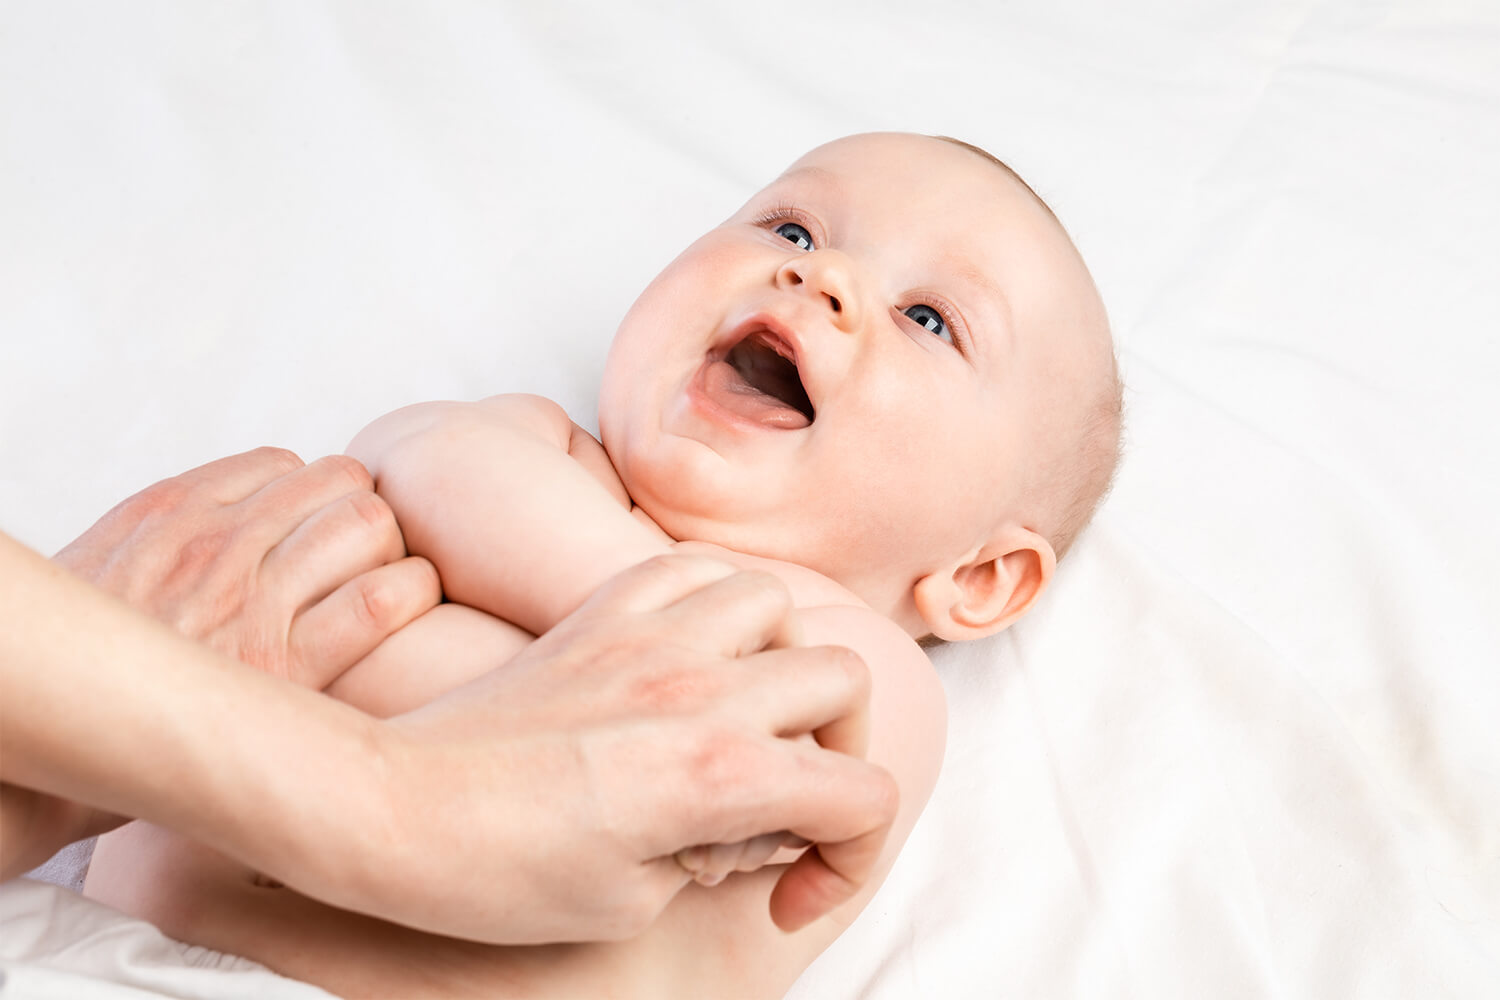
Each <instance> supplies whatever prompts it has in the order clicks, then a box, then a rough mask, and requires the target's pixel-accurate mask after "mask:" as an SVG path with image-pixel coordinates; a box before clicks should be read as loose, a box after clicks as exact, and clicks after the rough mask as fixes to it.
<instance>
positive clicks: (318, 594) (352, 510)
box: [261, 492, 406, 611]
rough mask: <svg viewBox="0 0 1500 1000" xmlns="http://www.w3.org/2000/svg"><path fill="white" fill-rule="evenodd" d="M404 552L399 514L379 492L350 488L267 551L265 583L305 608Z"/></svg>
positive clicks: (286, 601) (288, 604)
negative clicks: (355, 490)
mask: <svg viewBox="0 0 1500 1000" xmlns="http://www.w3.org/2000/svg"><path fill="white" fill-rule="evenodd" d="M404 555H406V547H405V545H404V544H403V543H402V540H401V529H400V528H399V527H397V525H396V515H395V514H393V513H392V512H391V508H390V506H389V505H387V504H386V502H385V501H384V500H382V499H381V498H380V497H379V496H378V495H376V494H374V493H369V492H355V493H349V494H347V495H345V496H343V497H341V498H339V499H338V500H335V501H334V502H332V503H330V504H328V505H327V506H325V507H323V508H322V509H321V510H318V511H315V512H314V513H313V514H312V515H311V516H310V517H308V518H307V520H305V521H303V522H302V523H301V524H299V525H297V526H296V527H295V528H294V529H293V530H292V533H291V534H289V535H287V536H286V538H284V539H282V540H281V541H280V542H279V543H277V544H276V545H275V546H274V547H273V548H272V549H271V551H270V552H268V553H266V557H265V560H264V562H263V563H262V572H261V580H262V583H261V586H262V587H263V588H264V589H265V590H266V591H268V592H271V593H275V594H276V595H277V599H278V600H279V601H280V606H281V607H283V608H294V609H297V610H298V611H301V610H305V609H306V608H308V607H309V606H311V605H313V604H316V603H317V602H318V601H321V600H322V599H323V598H325V597H327V596H328V595H329V594H331V593H333V591H334V590H335V589H337V588H338V587H340V586H342V585H343V584H344V583H345V582H347V581H349V580H352V579H354V578H355V577H356V576H359V575H360V574H361V573H366V572H369V571H370V570H372V569H375V568H376V567H378V566H383V565H385V564H386V563H389V562H394V561H396V560H397V559H400V558H401V557H402V556H404Z"/></svg>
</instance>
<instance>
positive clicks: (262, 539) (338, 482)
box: [239, 455, 375, 551]
mask: <svg viewBox="0 0 1500 1000" xmlns="http://www.w3.org/2000/svg"><path fill="white" fill-rule="evenodd" d="M374 485H375V483H374V480H372V479H371V478H370V473H369V472H368V471H366V469H365V467H364V466H363V465H361V464H360V463H359V462H358V461H357V460H355V459H352V458H350V457H349V456H348V455H325V456H324V457H322V458H320V459H318V460H317V461H316V462H313V463H312V464H310V465H305V466H302V467H301V468H299V469H296V470H295V471H293V472H290V473H288V474H287V475H284V476H280V477H278V478H276V479H273V480H271V481H270V482H268V483H266V484H265V485H264V486H262V487H261V488H260V489H258V490H256V491H255V492H254V493H252V494H251V495H250V496H248V497H246V498H245V499H244V500H242V501H241V502H240V504H239V509H240V511H242V512H243V515H244V516H243V517H242V518H241V519H240V530H242V531H243V532H244V533H245V536H246V538H247V540H253V541H249V542H247V544H256V545H260V546H263V547H264V548H265V549H266V550H267V551H269V550H270V548H271V547H272V546H274V545H275V544H277V543H278V542H280V541H281V540H283V539H284V538H286V537H287V536H288V535H290V534H291V533H292V532H293V531H294V530H296V528H297V526H298V525H300V524H301V523H302V522H303V521H305V520H307V519H308V518H309V517H311V516H312V515H313V514H314V513H316V512H317V511H318V510H320V509H322V508H324V507H326V506H328V505H329V504H331V503H333V502H334V501H335V500H338V499H340V498H342V497H345V496H348V495H349V494H351V493H368V492H370V491H371V490H373V489H374Z"/></svg>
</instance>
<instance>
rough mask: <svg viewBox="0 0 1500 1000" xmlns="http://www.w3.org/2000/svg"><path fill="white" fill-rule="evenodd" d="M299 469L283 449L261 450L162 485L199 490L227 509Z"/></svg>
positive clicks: (298, 461)
mask: <svg viewBox="0 0 1500 1000" xmlns="http://www.w3.org/2000/svg"><path fill="white" fill-rule="evenodd" d="M301 468H303V464H302V459H300V458H298V457H297V456H296V454H295V453H293V452H290V451H287V450H286V449H285V448H271V447H265V448H256V449H254V450H252V451H246V452H241V453H240V454H238V455H230V456H229V457H228V458H220V459H217V460H216V461H213V462H208V463H206V464H204V465H200V466H198V467H197V468H196V469H189V470H188V471H187V472H184V473H182V474H181V475H178V476H174V477H172V479H170V480H166V482H176V483H177V484H178V485H180V486H182V487H185V488H187V489H190V490H201V491H202V492H203V494H204V495H205V496H206V497H208V498H209V499H211V500H212V501H213V502H215V503H218V504H221V505H224V506H228V505H230V504H235V503H239V502H240V501H241V500H244V499H245V498H246V497H248V496H251V495H252V494H254V493H256V492H258V491H259V490H260V489H262V488H263V487H264V486H266V484H268V483H271V482H274V481H275V480H277V479H280V478H281V477H282V476H286V475H289V474H290V473H293V472H296V471H297V470H298V469H301Z"/></svg>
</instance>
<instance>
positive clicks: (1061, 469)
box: [932, 135, 1125, 559]
mask: <svg viewBox="0 0 1500 1000" xmlns="http://www.w3.org/2000/svg"><path fill="white" fill-rule="evenodd" d="M932 138H934V139H938V140H941V141H942V142H947V143H952V144H953V145H955V146H958V147H960V148H962V149H967V150H968V151H969V152H971V153H973V154H975V155H976V156H979V157H982V158H983V159H985V160H987V161H988V162H990V163H992V164H994V165H995V166H996V167H998V168H999V169H1000V170H1002V171H1004V172H1005V174H1006V176H1008V177H1009V178H1010V179H1011V180H1013V181H1015V182H1016V183H1017V184H1020V185H1021V187H1023V188H1025V189H1026V191H1027V193H1028V194H1030V195H1031V197H1032V198H1033V199H1035V200H1036V203H1037V204H1038V205H1040V206H1041V207H1042V208H1043V209H1044V210H1045V211H1046V212H1047V215H1048V216H1050V217H1051V219H1052V221H1053V222H1055V223H1056V224H1057V227H1058V229H1059V230H1060V231H1061V232H1062V234H1063V237H1064V238H1065V239H1067V240H1068V243H1069V244H1070V245H1071V244H1072V242H1073V241H1072V238H1071V237H1070V236H1068V232H1067V229H1066V228H1064V226H1063V224H1062V222H1061V220H1059V219H1058V218H1057V213H1055V212H1053V211H1052V206H1050V205H1048V204H1047V202H1046V201H1045V200H1044V199H1043V198H1042V196H1041V195H1039V194H1037V193H1036V189H1035V188H1033V187H1032V186H1031V185H1030V184H1028V183H1026V179H1025V178H1023V177H1022V176H1021V175H1020V174H1018V173H1016V172H1015V170H1013V169H1012V168H1011V167H1010V166H1009V165H1008V164H1007V163H1005V162H1004V161H1003V160H1001V159H1000V158H999V157H997V156H995V155H994V154H993V153H991V152H989V151H988V150H985V149H982V148H980V147H979V146H976V145H974V144H973V143H970V142H965V141H964V140H962V139H955V138H953V137H952V136H947V135H935V136H932ZM1074 252H1075V253H1077V249H1076V247H1075V249H1074ZM1080 260H1081V258H1080ZM1086 270H1087V268H1086V267H1085V271H1086ZM1105 332H1106V334H1107V333H1108V330H1107V329H1106V331H1105ZM1112 343H1113V340H1112V338H1110V337H1108V336H1106V338H1105V342H1104V344H1103V345H1102V346H1101V351H1105V352H1107V353H1108V357H1107V358H1099V359H1095V360H1096V362H1097V363H1098V367H1099V368H1100V372H1099V373H1098V375H1097V376H1096V377H1095V378H1094V379H1093V380H1092V381H1091V383H1090V385H1089V386H1088V388H1087V390H1086V391H1085V393H1084V398H1083V403H1084V405H1083V406H1082V407H1081V408H1080V412H1078V413H1076V414H1075V415H1074V418H1073V421H1072V424H1071V426H1068V427H1066V428H1064V429H1063V444H1062V447H1061V448H1060V453H1059V454H1058V455H1054V456H1051V460H1049V461H1047V463H1046V466H1047V467H1046V468H1045V469H1043V470H1041V471H1040V473H1039V475H1038V477H1037V482H1036V483H1035V484H1034V488H1033V490H1032V491H1031V492H1032V493H1033V494H1035V495H1037V497H1038V498H1039V499H1040V500H1041V501H1042V502H1043V503H1044V505H1045V506H1046V507H1047V509H1049V510H1052V511H1056V512H1057V513H1056V514H1055V515H1054V519H1053V520H1052V521H1051V523H1049V524H1046V525H1045V530H1044V531H1043V534H1045V535H1046V536H1047V541H1048V542H1049V543H1051V545H1052V551H1053V552H1054V553H1055V554H1056V556H1057V558H1058V559H1061V558H1062V557H1063V556H1064V555H1066V554H1067V552H1068V550H1069V549H1071V548H1072V547H1073V543H1074V541H1076V540H1077V538H1078V535H1079V533H1081V532H1082V531H1083V529H1084V528H1085V527H1087V526H1088V523H1089V522H1090V521H1091V520H1093V517H1094V512H1095V511H1097V510H1098V509H1099V505H1100V504H1101V503H1103V502H1104V498H1105V497H1106V496H1108V495H1109V491H1110V488H1111V486H1113V484H1114V478H1115V471H1116V469H1117V468H1118V467H1119V464H1120V450H1121V440H1122V429H1123V424H1124V395H1125V390H1124V385H1123V383H1122V382H1121V380H1120V369H1119V364H1118V363H1117V361H1116V360H1115V356H1114V349H1113V346H1112ZM1105 362H1107V363H1105Z"/></svg>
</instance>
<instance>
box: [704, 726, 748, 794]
mask: <svg viewBox="0 0 1500 1000" xmlns="http://www.w3.org/2000/svg"><path fill="white" fill-rule="evenodd" d="M757 757H758V755H757V754H756V753H755V752H754V748H753V747H752V745H751V744H750V742H749V741H748V740H746V739H745V738H744V737H743V736H741V735H739V734H737V733H733V732H729V731H725V730H713V731H708V732H703V733H700V734H699V735H698V737H697V738H696V739H695V740H693V741H692V744H691V748H690V750H689V752H688V756H687V774H688V778H689V780H690V781H692V782H693V783H694V784H695V785H696V786H697V787H698V788H699V789H700V790H708V791H714V792H717V793H719V794H724V793H725V792H727V791H729V790H730V789H734V788H737V787H739V786H740V785H741V784H743V783H744V781H745V779H746V777H747V776H748V775H750V774H752V773H754V770H755V761H756V759H757Z"/></svg>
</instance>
